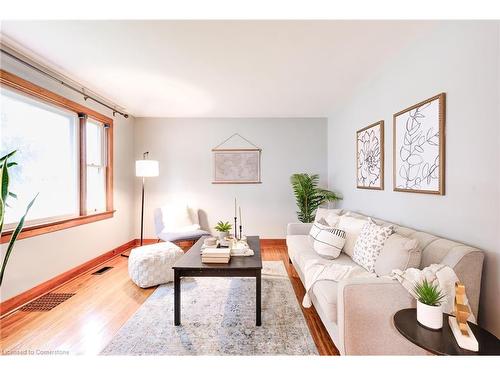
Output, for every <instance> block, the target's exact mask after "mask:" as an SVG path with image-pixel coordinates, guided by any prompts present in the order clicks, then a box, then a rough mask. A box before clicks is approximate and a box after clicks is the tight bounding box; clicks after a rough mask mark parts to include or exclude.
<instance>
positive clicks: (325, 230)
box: [309, 220, 346, 259]
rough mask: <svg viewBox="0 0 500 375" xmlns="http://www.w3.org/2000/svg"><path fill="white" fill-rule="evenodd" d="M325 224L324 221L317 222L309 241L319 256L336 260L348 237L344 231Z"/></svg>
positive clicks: (310, 233)
mask: <svg viewBox="0 0 500 375" xmlns="http://www.w3.org/2000/svg"><path fill="white" fill-rule="evenodd" d="M325 223H326V221H324V220H319V221H317V222H315V223H314V224H313V226H312V228H311V230H310V232H309V239H310V241H311V243H312V246H313V248H314V250H315V251H316V252H317V253H318V254H319V255H321V256H322V257H324V258H327V259H334V258H337V257H338V256H339V255H340V252H341V251H342V248H343V247H344V243H345V237H346V235H345V232H344V231H343V230H342V229H338V228H333V227H330V226H328V225H325Z"/></svg>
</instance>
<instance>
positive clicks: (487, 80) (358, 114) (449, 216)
mask: <svg viewBox="0 0 500 375" xmlns="http://www.w3.org/2000/svg"><path fill="white" fill-rule="evenodd" d="M499 37H500V32H499V23H498V22H458V23H457V22H453V23H446V24H444V25H443V24H441V25H439V26H437V27H436V28H435V29H433V30H432V31H431V33H430V34H427V35H423V36H422V37H421V39H420V40H418V41H415V43H413V44H411V45H409V46H408V47H407V48H406V49H404V50H402V51H401V53H400V54H399V56H397V57H396V58H394V59H393V60H392V61H391V62H390V63H389V64H387V65H386V66H385V67H384V68H383V69H381V70H380V71H379V73H378V74H377V75H376V76H374V77H373V78H372V79H371V80H370V81H367V82H365V83H364V85H363V86H362V87H360V88H359V90H358V92H357V95H355V96H354V97H352V98H350V100H349V102H348V103H347V104H346V105H345V106H344V107H343V108H342V110H341V111H339V112H337V113H335V114H333V115H332V116H331V117H329V119H328V139H329V140H328V146H329V148H328V161H329V165H328V169H329V187H330V188H334V189H337V190H339V191H340V192H341V193H342V194H343V196H344V200H343V201H342V202H341V205H342V206H343V207H347V208H349V209H353V210H359V211H362V212H364V213H366V214H369V215H373V216H378V217H380V218H384V219H388V220H392V221H394V222H398V223H401V224H403V225H407V226H410V227H414V228H417V229H420V230H425V231H428V232H431V233H435V234H438V235H441V236H444V237H448V238H451V239H454V240H458V241H461V242H465V243H468V244H471V245H475V246H477V247H479V248H482V249H484V251H485V252H486V262H485V267H484V269H483V271H484V277H483V288H482V298H481V305H480V322H481V323H482V324H484V325H485V326H486V328H489V329H491V330H492V331H493V332H494V333H496V335H497V336H498V335H500V302H499V297H500V219H499V213H500V209H499V207H500V194H499V193H500V191H499V188H500V184H499V180H500V163H499V158H500V153H499V145H500V142H499V141H500V133H499V127H500V112H499V104H500V97H499V87H500V84H499V83H500V80H499V79H500V78H499V66H500V59H499V47H500V42H499ZM440 92H446V94H447V105H446V116H447V121H446V148H447V150H446V195H445V196H433V195H425V194H411V193H399V192H393V191H392V184H393V181H392V114H393V113H396V112H398V111H399V110H401V109H404V108H406V107H408V106H410V105H412V104H415V103H417V102H419V101H421V100H423V99H426V98H428V97H431V96H433V95H435V94H438V93H440ZM382 119H383V120H385V134H386V137H385V138H386V139H385V156H386V158H385V186H386V188H385V190H384V191H368V190H362V189H356V187H355V186H356V170H355V159H354V158H355V132H356V130H358V129H361V128H363V127H364V126H366V125H368V124H371V123H373V122H375V121H378V120H382Z"/></svg>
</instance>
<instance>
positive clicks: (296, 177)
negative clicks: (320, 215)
mask: <svg viewBox="0 0 500 375" xmlns="http://www.w3.org/2000/svg"><path fill="white" fill-rule="evenodd" d="M290 182H291V184H292V188H293V193H294V194H295V201H296V202H297V207H298V208H299V211H297V217H298V219H299V220H300V221H301V222H302V223H312V222H313V221H314V215H315V213H316V210H317V209H318V207H319V206H321V205H322V204H323V203H326V202H333V201H336V200H339V199H342V198H340V197H339V196H338V195H337V194H335V193H334V192H333V191H330V190H326V189H322V188H319V187H318V182H319V175H317V174H312V175H309V174H307V173H296V174H293V175H292V177H290Z"/></svg>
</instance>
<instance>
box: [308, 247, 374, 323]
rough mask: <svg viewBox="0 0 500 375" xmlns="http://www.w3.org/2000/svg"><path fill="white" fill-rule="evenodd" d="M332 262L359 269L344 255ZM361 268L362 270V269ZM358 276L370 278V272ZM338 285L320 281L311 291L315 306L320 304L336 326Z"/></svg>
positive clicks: (329, 281)
mask: <svg viewBox="0 0 500 375" xmlns="http://www.w3.org/2000/svg"><path fill="white" fill-rule="evenodd" d="M307 258H309V257H305V258H304V259H307ZM309 259H310V258H309ZM332 262H333V263H336V264H343V265H346V266H356V267H359V266H358V265H357V264H356V263H354V261H353V260H352V259H351V258H350V257H349V256H347V255H345V254H343V253H342V254H340V255H339V257H338V258H336V259H334V260H332ZM359 268H360V269H361V267H359ZM358 275H361V276H364V275H366V276H368V275H370V273H369V272H368V271H363V273H361V274H358ZM338 285H339V283H337V282H335V281H332V280H319V281H316V283H315V284H314V285H313V287H312V289H311V290H310V291H309V293H310V294H312V295H313V297H312V298H311V299H312V300H313V301H315V305H316V304H319V305H320V306H319V308H320V309H321V311H323V312H324V313H325V315H326V318H327V319H328V320H330V321H331V322H333V323H335V324H336V323H337V294H338ZM316 307H318V306H316Z"/></svg>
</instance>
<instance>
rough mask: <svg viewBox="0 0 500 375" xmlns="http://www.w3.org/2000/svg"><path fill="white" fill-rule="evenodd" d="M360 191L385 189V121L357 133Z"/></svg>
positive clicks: (357, 167)
mask: <svg viewBox="0 0 500 375" xmlns="http://www.w3.org/2000/svg"><path fill="white" fill-rule="evenodd" d="M356 170H357V172H356V176H357V187H358V189H374V190H383V189H384V121H383V120H382V121H378V122H376V123H374V124H371V125H369V126H367V127H366V128H363V129H361V130H358V131H357V132H356Z"/></svg>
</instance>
